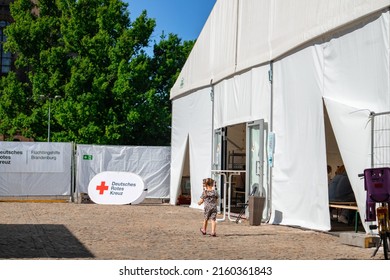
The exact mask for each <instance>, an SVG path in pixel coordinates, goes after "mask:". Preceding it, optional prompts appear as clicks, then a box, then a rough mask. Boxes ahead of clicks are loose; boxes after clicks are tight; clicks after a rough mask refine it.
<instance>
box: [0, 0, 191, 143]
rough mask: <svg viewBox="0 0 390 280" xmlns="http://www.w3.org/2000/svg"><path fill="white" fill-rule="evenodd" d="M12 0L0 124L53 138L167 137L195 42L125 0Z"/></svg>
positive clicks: (3, 130) (7, 131)
mask: <svg viewBox="0 0 390 280" xmlns="http://www.w3.org/2000/svg"><path fill="white" fill-rule="evenodd" d="M34 2H35V1H30V0H16V1H15V2H14V3H13V4H11V14H12V17H13V18H14V20H15V21H14V22H13V23H12V24H10V25H9V26H8V27H7V28H6V30H5V34H6V36H7V42H6V43H5V48H6V49H7V50H9V51H11V52H12V53H13V54H15V55H16V61H15V66H16V68H17V69H16V71H15V72H10V73H8V75H6V76H4V77H2V79H1V81H0V119H1V121H0V134H4V135H6V136H9V138H10V139H11V138H12V136H13V135H14V134H15V133H21V134H22V135H23V136H25V137H32V138H34V139H35V140H36V141H46V140H47V125H48V113H49V110H50V119H51V121H50V128H51V129H50V132H51V135H50V140H52V141H57V142H69V141H73V142H76V143H80V144H81V143H88V144H111V145H114V144H120V145H169V144H170V124H171V105H170V100H169V90H170V88H171V87H172V86H173V83H174V81H175V80H176V78H177V76H178V73H179V71H180V69H181V67H182V66H183V65H184V62H185V60H186V58H187V56H188V54H189V52H190V50H191V48H192V46H193V44H194V42H193V41H187V42H182V41H181V39H180V38H178V36H177V35H173V34H169V35H168V36H164V35H162V37H161V38H160V40H159V42H157V43H156V42H155V43H154V47H153V54H152V55H149V54H148V53H147V52H146V51H145V50H146V48H147V47H148V46H149V44H150V42H151V39H150V37H151V34H152V33H153V31H154V28H155V25H156V23H155V20H154V19H151V18H148V16H147V13H146V11H144V12H143V13H142V14H141V15H140V16H139V17H138V18H136V19H135V20H134V21H131V20H130V13H129V11H128V9H127V8H128V6H127V4H125V3H124V2H122V1H120V0H40V1H37V4H35V3H34Z"/></svg>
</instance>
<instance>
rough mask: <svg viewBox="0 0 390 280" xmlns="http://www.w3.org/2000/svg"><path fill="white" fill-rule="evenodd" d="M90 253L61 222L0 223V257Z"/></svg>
mask: <svg viewBox="0 0 390 280" xmlns="http://www.w3.org/2000/svg"><path fill="white" fill-rule="evenodd" d="M93 257H94V255H93V254H92V253H91V252H90V251H89V250H88V249H87V248H86V247H85V246H84V245H83V244H82V243H80V241H79V240H78V239H77V238H76V237H75V236H74V235H73V234H72V233H71V232H70V231H69V230H68V229H67V228H66V227H65V226H63V225H51V224H26V225H23V224H3V225H0V259H33V258H55V259H62V258H65V259H66V258H93Z"/></svg>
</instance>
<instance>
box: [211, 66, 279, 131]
mask: <svg viewBox="0 0 390 280" xmlns="http://www.w3.org/2000/svg"><path fill="white" fill-rule="evenodd" d="M268 70H269V67H268V66H262V67H256V68H253V69H251V70H250V71H248V72H246V73H243V74H242V75H237V76H234V77H233V78H230V79H226V80H224V81H222V82H221V83H219V84H217V85H215V88H214V93H215V102H214V104H215V105H214V108H215V109H214V112H215V116H214V120H215V123H214V128H221V127H225V126H228V125H232V124H237V123H243V122H248V121H254V120H258V119H268V118H269V109H270V102H271V101H270V84H269V82H268ZM254 92H256V94H253V93H254Z"/></svg>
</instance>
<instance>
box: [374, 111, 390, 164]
mask: <svg viewBox="0 0 390 280" xmlns="http://www.w3.org/2000/svg"><path fill="white" fill-rule="evenodd" d="M371 166H372V167H373V168H375V167H384V166H386V167H389V166H390V112H383V113H371Z"/></svg>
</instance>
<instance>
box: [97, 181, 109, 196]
mask: <svg viewBox="0 0 390 280" xmlns="http://www.w3.org/2000/svg"><path fill="white" fill-rule="evenodd" d="M96 190H98V191H99V194H104V191H107V190H108V186H106V182H105V181H102V182H101V183H100V186H96Z"/></svg>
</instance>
